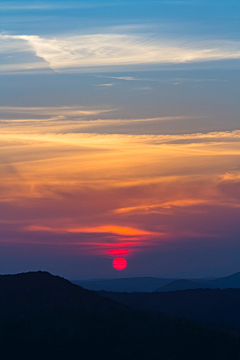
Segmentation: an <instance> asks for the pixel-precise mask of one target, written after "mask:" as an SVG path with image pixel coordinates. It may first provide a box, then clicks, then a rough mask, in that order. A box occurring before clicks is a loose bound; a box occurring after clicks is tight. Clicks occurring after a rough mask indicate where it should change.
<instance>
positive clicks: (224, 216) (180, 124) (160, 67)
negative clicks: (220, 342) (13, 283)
mask: <svg viewBox="0 0 240 360" xmlns="http://www.w3.org/2000/svg"><path fill="white" fill-rule="evenodd" d="M239 15H240V3H239V1H238V0H226V1H225V0H208V1H206V0H201V1H200V0H192V1H191V0H190V1H188V0H182V1H172V0H166V1H161V0H158V1H157V0H148V1H145V0H138V1H136V0H133V1H131V0H128V1H127V0H122V1H121V0H120V1H117V0H116V1H113V0H108V1H105V0H97V1H82V0H78V1H67V2H66V1H64V2H63V1H56V0H49V1H31V2H30V1H29V2H25V1H2V2H1V4H0V43H1V45H0V273H1V274H5V273H17V272H22V271H30V270H32V271H35V270H47V271H50V272H51V273H53V274H58V275H61V276H64V277H67V278H69V279H97V278H119V277H135V276H154V277H171V278H176V277H188V278H194V277H206V276H227V275H230V274H231V273H234V272H238V271H240V261H239V259H240V238H239V233H240V221H239V218H240V156H239V155H240V120H239V110H240V109H239V90H240V89H239V84H240V82H239V80H240V75H239V67H240V66H239V59H240V40H239V32H240V25H239V24H240V22H239V18H240V16H239ZM115 258H124V259H126V260H127V263H128V266H127V268H126V269H124V270H123V271H117V270H115V269H114V268H113V267H112V262H113V260H114V259H115Z"/></svg>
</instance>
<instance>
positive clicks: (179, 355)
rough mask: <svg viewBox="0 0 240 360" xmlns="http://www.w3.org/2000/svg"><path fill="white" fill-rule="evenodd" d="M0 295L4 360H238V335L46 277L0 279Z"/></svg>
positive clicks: (0, 342)
mask: <svg viewBox="0 0 240 360" xmlns="http://www.w3.org/2000/svg"><path fill="white" fill-rule="evenodd" d="M204 291H205V290H204ZM234 291H236V290H234ZM179 293H180V292H179ZM0 294H1V296H0V349H1V358H2V359H4V360H5V359H6V360H16V359H19V360H22V359H24V360H33V359H34V360H42V359H44V360H66V359H71V360H79V359H84V360H85V359H86V360H96V359H105V360H113V359H114V360H122V359H125V360H133V359H137V360H146V359H151V360H159V359H164V360H193V359H194V360H203V359H204V360H213V359H218V360H226V359H228V360H236V359H238V358H239V357H238V356H239V354H240V338H239V334H237V337H236V336H233V334H231V333H230V332H229V331H227V330H220V329H216V328H213V327H211V326H206V325H204V326H202V325H199V324H196V323H194V322H192V321H189V320H185V319H178V318H173V317H169V316H168V315H164V314H158V313H153V312H146V311H141V310H135V309H131V308H129V307H127V306H125V305H123V304H121V303H117V302H115V301H113V300H111V299H106V298H104V297H101V296H99V295H98V294H97V293H95V292H93V291H88V290H84V289H83V288H81V287H79V286H77V285H73V284H72V283H70V282H69V281H67V280H65V279H63V278H60V277H58V276H52V275H51V274H49V273H46V272H37V273H25V274H18V275H5V276H0ZM157 294H158V295H163V293H162V294H161V293H157ZM164 294H173V293H164ZM122 295H124V294H123V293H122ZM125 295H134V294H126V293H125ZM145 295H146V294H145ZM148 295H153V294H148ZM192 300H194V299H192ZM192 305H193V306H194V305H195V304H194V302H193V304H192Z"/></svg>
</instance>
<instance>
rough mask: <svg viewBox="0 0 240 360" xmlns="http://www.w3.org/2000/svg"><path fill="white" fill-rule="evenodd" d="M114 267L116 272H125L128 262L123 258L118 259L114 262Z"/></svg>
mask: <svg viewBox="0 0 240 360" xmlns="http://www.w3.org/2000/svg"><path fill="white" fill-rule="evenodd" d="M112 265H113V267H114V269H116V270H124V269H126V267H127V260H125V259H123V258H116V259H114V260H113V263H112Z"/></svg>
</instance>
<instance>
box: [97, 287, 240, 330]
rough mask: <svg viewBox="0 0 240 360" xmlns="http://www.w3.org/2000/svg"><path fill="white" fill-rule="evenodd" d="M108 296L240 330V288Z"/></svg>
mask: <svg viewBox="0 0 240 360" xmlns="http://www.w3.org/2000/svg"><path fill="white" fill-rule="evenodd" d="M100 294H101V295H102V296H104V297H107V298H111V299H113V300H116V301H119V302H121V303H122V304H125V305H128V306H131V307H133V308H137V309H142V310H149V311H158V312H164V313H166V314H169V315H173V316H183V317H186V318H189V319H192V320H197V321H203V322H210V323H213V324H216V325H220V326H226V327H233V328H236V329H240V289H224V290H220V289H198V290H184V291H169V292H155V293H134V294H127V293H108V292H104V291H103V292H100Z"/></svg>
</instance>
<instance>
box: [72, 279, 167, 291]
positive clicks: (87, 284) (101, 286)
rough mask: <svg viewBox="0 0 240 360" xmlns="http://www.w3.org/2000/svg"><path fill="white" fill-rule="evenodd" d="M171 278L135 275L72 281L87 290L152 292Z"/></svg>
mask: <svg viewBox="0 0 240 360" xmlns="http://www.w3.org/2000/svg"><path fill="white" fill-rule="evenodd" d="M172 281H173V279H164V278H154V277H136V278H123V279H105V280H103V279H101V280H89V281H83V280H82V281H81V280H73V281H72V283H73V284H76V285H80V286H82V287H83V288H84V289H88V290H95V291H100V290H105V291H116V292H135V291H137V292H152V291H155V290H156V289H157V288H159V287H161V286H164V285H167V284H169V283H170V282H172Z"/></svg>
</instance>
